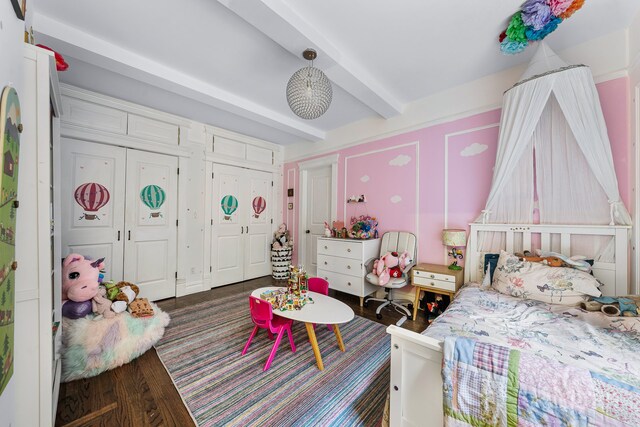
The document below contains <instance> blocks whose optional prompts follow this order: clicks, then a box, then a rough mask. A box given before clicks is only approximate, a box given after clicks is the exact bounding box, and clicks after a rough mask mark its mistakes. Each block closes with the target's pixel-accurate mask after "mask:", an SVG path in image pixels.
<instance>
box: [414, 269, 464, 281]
mask: <svg viewBox="0 0 640 427" xmlns="http://www.w3.org/2000/svg"><path fill="white" fill-rule="evenodd" d="M412 272H413V277H414V279H417V278H422V279H429V280H432V279H433V280H441V281H443V282H451V283H453V284H454V285H455V283H456V276H448V275H446V274H439V273H432V272H430V271H421V270H416V269H414V270H412Z"/></svg>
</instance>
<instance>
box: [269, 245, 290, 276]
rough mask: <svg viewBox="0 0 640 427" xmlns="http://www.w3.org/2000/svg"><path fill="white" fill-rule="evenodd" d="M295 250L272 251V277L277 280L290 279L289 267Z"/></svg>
mask: <svg viewBox="0 0 640 427" xmlns="http://www.w3.org/2000/svg"><path fill="white" fill-rule="evenodd" d="M292 254H293V248H283V249H271V270H272V274H271V276H272V277H273V278H274V279H276V280H287V279H288V278H289V266H290V265H291V255H292Z"/></svg>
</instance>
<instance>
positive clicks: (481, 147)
mask: <svg viewBox="0 0 640 427" xmlns="http://www.w3.org/2000/svg"><path fill="white" fill-rule="evenodd" d="M488 148H489V146H488V145H485V144H478V143H477V142H474V143H473V144H471V145H467V146H466V147H464V149H463V150H462V151H461V152H460V155H461V156H462V157H472V156H477V155H478V154H481V153H484V152H485V151H487V149H488Z"/></svg>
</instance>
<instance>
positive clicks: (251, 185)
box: [242, 169, 273, 280]
mask: <svg viewBox="0 0 640 427" xmlns="http://www.w3.org/2000/svg"><path fill="white" fill-rule="evenodd" d="M272 179H273V177H272V175H271V174H270V173H268V172H261V171H255V170H250V169H246V170H245V182H246V184H245V185H243V187H245V188H246V189H247V190H248V192H249V198H248V201H249V204H248V205H247V206H243V207H242V212H243V215H245V218H246V221H247V224H248V225H247V227H246V228H245V231H247V233H246V235H245V236H244V238H245V242H246V243H245V251H244V279H245V280H247V279H253V278H255V277H260V276H267V275H269V274H271V259H270V256H271V240H272V238H273V236H272V233H271V229H272V226H271V218H272V217H273V216H272V215H273V214H272V212H273V199H272V197H271V196H272V194H273V187H272Z"/></svg>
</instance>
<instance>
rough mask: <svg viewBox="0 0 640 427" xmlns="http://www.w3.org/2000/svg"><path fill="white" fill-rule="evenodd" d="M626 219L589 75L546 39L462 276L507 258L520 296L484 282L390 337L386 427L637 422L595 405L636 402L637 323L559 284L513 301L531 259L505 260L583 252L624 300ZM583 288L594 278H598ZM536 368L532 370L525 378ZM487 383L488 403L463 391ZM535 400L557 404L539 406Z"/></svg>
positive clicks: (512, 116) (512, 121) (636, 416)
mask: <svg viewBox="0 0 640 427" xmlns="http://www.w3.org/2000/svg"><path fill="white" fill-rule="evenodd" d="M559 182H561V183H562V193H559V192H558V189H557V188H556V187H558V185H557V183H559ZM554 183H555V184H556V185H555V187H554ZM585 188H586V189H588V191H584V189H585ZM630 224H631V218H630V216H629V213H628V212H627V210H626V208H625V206H624V205H623V203H622V202H621V199H620V194H619V191H618V183H617V179H616V175H615V170H614V166H613V159H612V155H611V147H610V143H609V139H608V136H607V129H606V125H605V122H604V118H603V115H602V111H601V107H600V103H599V99H598V94H597V91H596V88H595V84H594V82H593V78H592V76H591V72H590V71H589V69H588V67H586V66H582V65H578V66H570V65H567V64H566V63H564V62H563V61H562V60H561V59H560V58H558V56H557V55H555V53H553V52H552V51H551V50H550V49H549V48H548V47H547V46H546V45H544V44H543V43H542V44H541V46H540V48H539V49H538V52H537V53H536V55H535V56H534V59H533V61H532V63H531V64H530V66H529V68H528V69H527V71H526V72H525V74H524V75H523V77H522V79H521V81H519V82H518V83H517V84H516V85H514V87H513V88H511V89H510V90H509V91H507V92H506V93H505V95H504V105H503V110H502V119H501V130H500V138H499V145H498V152H497V156H496V166H495V169H494V176H493V182H492V188H491V191H490V194H489V197H488V199H487V203H486V208H485V209H484V210H483V211H482V214H481V215H480V216H479V217H478V219H477V220H476V222H475V223H472V224H470V235H469V236H470V237H469V240H468V242H467V256H466V259H467V265H466V268H465V274H466V277H465V279H466V281H467V282H482V280H483V277H484V276H485V275H489V269H488V266H487V265H485V262H484V260H485V254H487V253H500V251H506V252H503V254H501V255H500V260H499V261H498V265H499V267H498V270H500V271H501V273H499V274H505V272H506V271H508V270H509V268H511V270H509V271H508V272H509V273H513V272H514V271H516V273H514V274H515V276H514V275H511V276H509V277H510V280H511V281H512V283H510V284H508V285H509V287H508V289H510V292H511V293H510V294H505V292H504V290H499V286H496V285H495V283H496V280H498V276H495V277H493V280H494V282H493V287H491V278H489V279H488V280H487V281H485V285H484V286H483V285H480V284H478V283H469V284H467V285H465V286H464V287H463V288H462V289H461V290H460V291H459V293H458V294H457V296H456V298H455V299H454V301H453V302H452V304H451V305H450V306H449V308H448V309H447V310H446V311H445V313H443V314H442V315H441V316H440V317H439V318H438V319H437V320H436V321H435V322H434V323H433V324H432V325H431V326H430V327H429V328H428V329H427V330H425V331H424V332H423V333H422V334H417V333H414V332H411V331H408V330H405V329H401V328H398V327H396V326H390V327H389V328H388V329H387V332H388V333H389V334H390V335H391V383H390V424H391V426H392V427H394V426H420V425H424V426H427V425H428V426H439V425H443V422H445V420H446V421H447V425H456V426H458V425H459V426H462V425H507V422H506V420H507V419H508V420H509V425H539V424H540V423H543V422H547V421H548V419H546V418H544V417H547V416H557V417H558V418H563V419H568V420H571V421H574V420H581V421H580V422H582V421H583V420H591V422H600V423H603V424H607V423H608V422H613V423H614V424H613V425H625V423H630V425H634V423H636V422H640V411H638V410H636V409H633V408H632V409H625V410H623V411H618V410H617V409H615V408H613V409H612V408H611V407H607V405H604V404H603V405H604V406H603V405H600V404H599V403H598V402H605V401H613V400H615V399H618V400H617V401H618V406H619V407H621V408H623V407H625V404H624V402H622V403H620V399H622V400H624V399H630V398H634V399H637V398H639V397H640V356H639V355H638V354H639V353H638V352H637V348H638V346H640V320H638V319H640V318H638V317H635V318H630V317H628V318H623V317H606V316H604V315H603V314H602V313H588V312H586V311H584V310H582V309H581V308H580V307H579V306H576V304H573V305H571V304H569V303H568V300H565V301H562V297H560V303H559V304H558V301H557V300H556V301H554V294H553V289H551V294H550V295H551V300H550V301H551V302H542V301H543V300H542V299H540V300H536V299H535V297H531V298H528V297H525V296H523V295H524V293H523V291H521V290H518V292H520V293H516V292H515V290H517V289H516V288H518V286H522V280H523V279H522V278H520V277H518V276H517V274H518V273H517V271H520V270H518V268H520V267H521V266H522V265H524V264H522V265H520V264H518V266H517V268H513V267H514V266H513V264H512V265H508V264H506V263H508V262H509V254H507V253H514V252H521V251H524V250H532V251H533V250H535V249H539V250H542V251H547V252H548V251H553V252H555V253H558V254H561V255H564V256H567V257H571V256H574V255H577V254H580V255H586V256H587V257H588V258H590V259H592V260H593V261H592V262H593V268H592V273H593V276H594V277H595V278H597V279H598V280H599V281H600V282H602V284H603V285H602V287H601V288H600V292H602V294H603V295H627V294H628V293H629V292H630V291H629V288H628V282H629V281H628V269H629V265H628V256H629V252H628V250H629V248H628V242H629V231H630ZM503 257H504V258H503ZM503 259H504V260H506V261H503ZM515 259H516V260H517V258H515ZM518 262H522V263H526V262H525V261H518ZM501 263H503V264H501ZM527 265H528V266H529V264H527ZM545 267H546V266H545ZM527 268H529V267H527ZM531 268H533V267H531ZM546 268H552V267H546ZM525 270H526V269H525ZM566 270H572V269H566ZM545 274H546V273H545ZM553 274H556V273H553ZM585 274H587V273H585ZM587 276H588V274H587ZM523 277H524V276H523ZM572 277H578V276H577V273H576V276H572ZM580 277H582V276H580ZM524 280H526V279H524ZM580 280H581V279H580ZM586 280H591V281H593V283H597V281H596V280H595V279H593V277H591V276H588V279H586ZM574 282H575V283H577V280H576V281H574ZM566 283H568V282H566V281H565V284H566ZM534 285H536V284H535V283H534ZM569 286H571V283H569ZM535 288H536V286H534V293H535V292H538V291H539V292H540V293H544V292H548V291H549V289H550V288H549V286H548V285H543V284H542V283H538V284H537V289H535ZM518 289H519V288H518ZM556 290H557V289H556ZM595 291H596V292H597V293H598V294H599V293H600V292H598V289H597V288H596V289H595ZM585 295H592V296H597V294H594V293H591V294H589V293H586V294H585ZM545 296H546V297H547V296H548V294H545ZM556 298H557V294H556ZM634 348H635V349H636V350H635V351H631V350H632V349H634ZM534 367H535V369H534ZM498 368H499V369H498ZM532 369H534V370H535V374H534V375H532V376H530V377H527V372H528V371H527V370H529V371H530V372H533V371H531V370H532ZM500 370H503V371H504V372H503V373H499V372H498V371H500ZM469 375H471V376H474V375H475V376H477V378H475V379H474V378H472V379H469V378H470V377H469ZM565 377H566V378H567V379H571V381H574V380H575V379H576V378H582V379H584V381H583V382H582V383H580V384H578V383H575V384H573V383H572V382H571V381H569V380H567V381H564V382H562V384H561V386H562V387H567V389H566V390H565V389H556V390H555V393H556V394H557V395H555V396H550V395H549V392H548V391H547V390H545V385H544V384H543V382H544V381H543V380H544V379H547V380H548V381H547V386H548V383H549V381H553V380H554V378H565ZM443 378H444V380H443ZM465 378H466V379H465ZM465 381H467V382H465ZM478 381H479V382H480V383H482V384H483V389H482V393H483V394H482V396H473V395H471V396H469V395H468V394H469V393H470V391H469V390H468V389H467V388H466V387H467V385H468V384H470V383H474V382H475V383H478ZM514 381H515V383H514ZM575 381H577V380H575ZM532 383H535V384H533V385H532ZM602 384H606V386H603V385H602ZM514 385H515V387H514ZM527 387H529V388H528V389H527ZM607 387H609V388H608V389H606V390H605V388H607ZM583 389H584V390H586V391H585V393H582V392H578V391H579V390H583ZM514 390H515V397H514V395H513V393H514ZM518 390H520V391H518ZM523 390H525V391H526V394H523V393H524V392H523ZM443 392H444V397H443ZM464 393H467V395H464ZM541 396H542V397H541ZM576 396H579V397H576ZM585 396H586V397H585ZM620 396H626V397H623V398H621V397H620ZM583 397H584V398H583ZM500 402H502V403H503V404H504V405H502V406H501V405H500ZM540 402H546V404H547V405H549V406H548V407H546V408H545V409H544V410H541V409H540V408H536V407H535V405H540ZM443 403H444V407H443ZM474 405H475V406H474ZM523 405H524V406H523ZM527 405H529V406H527ZM599 405H600V406H599ZM523 407H526V410H525V409H522V408H523ZM551 407H552V408H553V409H549V408H551ZM465 411H466V412H465ZM518 411H520V412H518ZM487 414H490V415H487ZM514 414H520V415H514ZM522 414H525V415H522ZM549 414H552V415H549ZM481 415H482V416H481ZM487 416H488V417H489V418H483V417H487ZM518 416H522V417H525V418H526V417H534V418H533V419H525V418H523V419H520V418H517V417H518ZM514 417H515V418H514ZM535 417H539V418H535ZM554 419H555V418H554ZM614 420H615V421H614ZM483 422H484V423H485V424H482V423H483ZM503 422H504V424H503ZM576 422H578V421H576ZM527 423H529V424H527ZM570 424H571V422H570ZM596 424H597V423H596ZM585 425H586V424H585ZM589 425H591V424H589Z"/></svg>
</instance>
